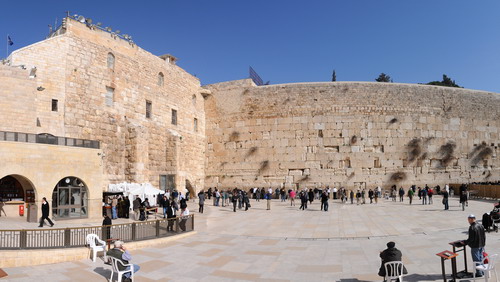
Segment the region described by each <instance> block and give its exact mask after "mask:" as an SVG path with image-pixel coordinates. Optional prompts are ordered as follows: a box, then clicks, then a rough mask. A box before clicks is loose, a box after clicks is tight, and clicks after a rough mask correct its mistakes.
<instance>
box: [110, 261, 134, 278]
mask: <svg viewBox="0 0 500 282" xmlns="http://www.w3.org/2000/svg"><path fill="white" fill-rule="evenodd" d="M110 258H111V277H109V281H110V282H112V281H113V274H114V273H115V272H116V273H118V282H121V281H122V276H123V274H125V273H127V272H130V273H131V275H130V279H132V281H134V265H133V264H131V263H129V264H123V262H122V261H121V260H119V259H117V258H115V257H110ZM119 264H120V265H122V266H123V267H125V268H127V267H129V270H121V271H120V268H119V267H118V265H119Z"/></svg>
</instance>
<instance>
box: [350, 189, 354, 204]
mask: <svg viewBox="0 0 500 282" xmlns="http://www.w3.org/2000/svg"><path fill="white" fill-rule="evenodd" d="M349 198H350V199H351V205H352V204H354V192H353V191H352V190H350V192H349Z"/></svg>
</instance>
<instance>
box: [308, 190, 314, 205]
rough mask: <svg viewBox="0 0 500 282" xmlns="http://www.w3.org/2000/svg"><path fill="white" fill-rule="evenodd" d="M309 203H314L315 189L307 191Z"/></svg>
mask: <svg viewBox="0 0 500 282" xmlns="http://www.w3.org/2000/svg"><path fill="white" fill-rule="evenodd" d="M307 196H308V200H309V204H312V202H313V201H314V191H313V189H309V193H307Z"/></svg>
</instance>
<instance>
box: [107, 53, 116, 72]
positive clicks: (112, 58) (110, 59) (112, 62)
mask: <svg viewBox="0 0 500 282" xmlns="http://www.w3.org/2000/svg"><path fill="white" fill-rule="evenodd" d="M107 63H108V68H109V69H112V70H114V69H115V55H113V54H112V53H108V60H107Z"/></svg>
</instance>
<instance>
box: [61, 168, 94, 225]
mask: <svg viewBox="0 0 500 282" xmlns="http://www.w3.org/2000/svg"><path fill="white" fill-rule="evenodd" d="M88 192H89V191H88V188H87V185H86V184H85V183H84V182H83V181H82V180H81V179H80V178H78V177H74V176H68V177H64V178H62V179H61V180H59V182H58V183H57V184H56V186H55V187H54V190H53V192H52V215H53V216H54V218H57V219H73V218H87V217H88Z"/></svg>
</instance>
